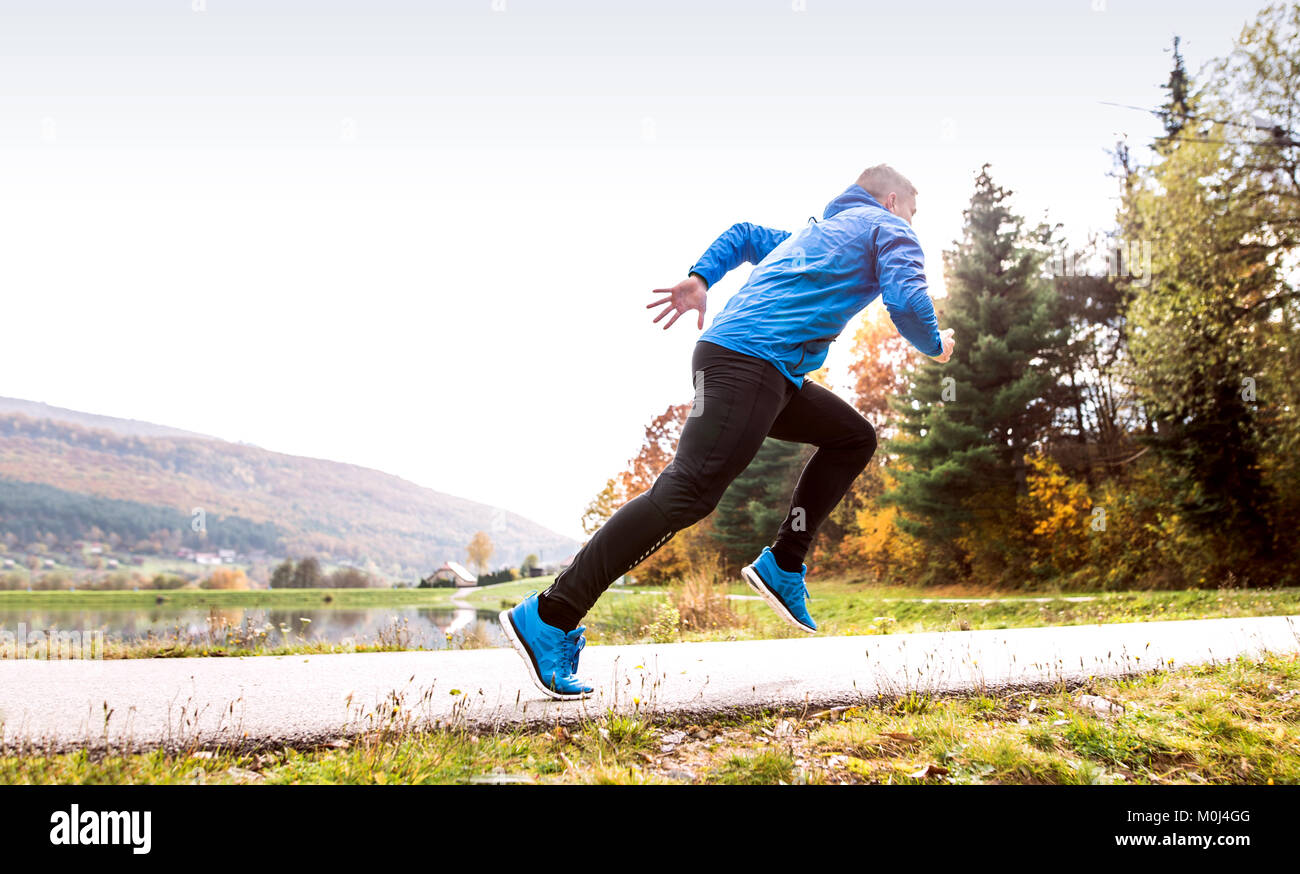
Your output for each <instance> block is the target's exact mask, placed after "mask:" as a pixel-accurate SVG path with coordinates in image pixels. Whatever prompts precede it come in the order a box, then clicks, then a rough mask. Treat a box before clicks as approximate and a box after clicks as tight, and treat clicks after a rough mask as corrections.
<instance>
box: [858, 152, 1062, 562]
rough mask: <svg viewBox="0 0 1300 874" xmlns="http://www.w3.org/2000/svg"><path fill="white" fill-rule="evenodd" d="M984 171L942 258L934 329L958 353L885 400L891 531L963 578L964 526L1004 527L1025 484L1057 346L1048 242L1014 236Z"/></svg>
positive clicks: (1001, 197)
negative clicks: (892, 434) (890, 434)
mask: <svg viewBox="0 0 1300 874" xmlns="http://www.w3.org/2000/svg"><path fill="white" fill-rule="evenodd" d="M1010 194H1011V192H1009V191H1007V190H1006V189H1003V188H1000V187H999V186H997V185H995V184H994V182H993V179H992V177H991V176H990V175H989V169H988V165H987V164H986V165H985V166H984V167H983V168H982V169H981V171H980V173H979V175H978V176H977V178H976V180H975V194H974V196H973V197H972V198H971V205H970V208H969V209H968V210H966V212H965V217H966V223H965V229H964V233H963V240H962V241H961V242H960V243H959V244H958V245H957V248H956V249H955V250H951V251H948V252H945V253H944V267H945V275H946V277H947V280H948V297H947V298H946V299H944V300H942V301H941V302H940V307H941V315H940V322H941V324H942V326H943V327H945V328H949V327H951V328H954V329H955V331H956V334H955V338H956V340H957V346H956V349H955V351H954V354H953V357H952V358H951V359H950V360H949V361H948V362H947V363H945V364H939V363H935V362H926V363H925V364H924V365H923V366H921V367H919V368H917V370H916V372H915V373H914V375H913V380H912V384H911V388H910V390H909V391H908V393H907V394H906V395H905V396H904V397H902V398H898V399H895V400H894V402H893V403H894V407H895V409H896V410H897V412H898V413H899V417H898V428H899V431H900V432H901V434H902V435H904V436H903V437H902V439H900V440H898V441H896V442H895V443H894V444H893V446H892V447H891V449H892V451H893V452H895V453H896V454H897V455H898V456H900V462H901V463H900V464H898V465H891V476H892V478H893V480H894V484H893V486H892V487H891V489H890V490H889V491H888V492H886V494H885V495H883V496H882V503H884V504H885V505H893V506H897V507H898V508H899V510H900V514H899V516H898V525H899V527H900V528H902V529H903V530H904V531H905V532H907V533H908V534H911V535H913V536H915V537H917V538H920V539H921V540H923V541H925V542H926V543H928V544H929V545H931V546H933V547H936V548H937V549H938V550H939V551H940V552H941V553H942V555H943V556H944V557H945V558H946V559H947V560H948V561H949V562H951V563H952V564H955V565H956V567H957V568H959V569H960V570H961V571H962V572H963V573H969V572H970V570H971V563H970V559H971V555H970V551H969V550H968V549H965V548H963V547H961V546H960V545H959V539H960V538H961V537H962V536H963V535H966V536H969V534H970V532H971V526H972V525H974V524H976V523H978V522H979V521H981V520H984V519H993V520H996V519H999V518H1002V519H1005V518H1009V517H1008V516H1007V514H1009V513H1010V512H1011V511H1012V510H1013V509H1014V502H1015V496H1016V494H1017V492H1018V491H1023V488H1024V455H1025V451H1026V450H1027V448H1028V447H1029V446H1030V444H1032V443H1033V442H1034V441H1035V440H1037V439H1038V437H1039V435H1040V434H1041V433H1042V432H1043V431H1044V430H1045V429H1046V428H1047V427H1048V426H1049V425H1050V423H1051V419H1052V414H1053V411H1052V409H1051V407H1050V406H1049V405H1048V404H1047V403H1046V402H1045V401H1044V397H1045V395H1046V394H1047V393H1048V392H1049V390H1050V389H1051V384H1052V374H1051V372H1050V368H1048V367H1047V366H1045V363H1044V359H1043V356H1044V355H1045V354H1046V352H1047V351H1048V350H1050V349H1051V348H1053V347H1054V346H1055V345H1056V344H1057V343H1058V342H1059V341H1060V336H1059V333H1060V332H1059V330H1058V329H1057V328H1055V327H1053V322H1054V314H1053V310H1054V295H1053V291H1052V287H1051V284H1050V283H1048V282H1047V281H1045V280H1044V279H1043V278H1042V276H1041V275H1040V271H1041V266H1042V261H1043V257H1044V254H1045V252H1044V248H1045V243H1046V234H1045V232H1043V231H1042V230H1041V229H1040V230H1039V231H1037V232H1035V234H1034V235H1029V234H1027V233H1026V232H1025V231H1024V229H1023V220H1022V219H1021V218H1020V217H1018V216H1016V215H1013V214H1012V212H1011V210H1010V208H1009V206H1008V205H1007V198H1008V197H1009V196H1010Z"/></svg>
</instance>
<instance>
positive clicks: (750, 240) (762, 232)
mask: <svg viewBox="0 0 1300 874" xmlns="http://www.w3.org/2000/svg"><path fill="white" fill-rule="evenodd" d="M788 236H790V232H789V231H778V230H776V229H775V228H765V227H763V226H762V225H756V224H751V223H750V222H737V223H736V224H734V225H732V226H731V227H729V228H727V229H726V230H725V231H723V232H722V236H720V237H718V238H717V239H716V240H714V241H713V245H711V246H709V248H708V249H707V250H706V251H705V252H704V254H703V255H701V256H700V260H699V261H696V262H695V264H694V265H692V266H691V269H690V270H689V271H687V272H688V274H690V273H698V274H699V275H700V278H701V279H703V280H704V281H705V282H706V283H708V286H709V288H712V287H713V285H714V283H716V282H717V281H718V280H719V279H721V278H722V277H724V276H726V275H727V274H728V273H729V272H731V271H732V270H734V269H735V268H737V267H739V266H740V265H741V264H745V263H748V264H757V263H758V262H760V261H762V260H763V259H764V258H766V257H767V253H768V252H771V251H772V250H773V249H775V248H776V247H777V246H778V245H780V243H781V241H782V240H784V239H785V238H786V237H788Z"/></svg>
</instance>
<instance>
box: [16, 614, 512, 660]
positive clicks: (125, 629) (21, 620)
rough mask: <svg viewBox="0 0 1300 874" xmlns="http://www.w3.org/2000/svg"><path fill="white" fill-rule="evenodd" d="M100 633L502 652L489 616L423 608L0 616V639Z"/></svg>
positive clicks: (114, 637)
mask: <svg viewBox="0 0 1300 874" xmlns="http://www.w3.org/2000/svg"><path fill="white" fill-rule="evenodd" d="M55 630H58V631H80V632H82V633H83V634H84V633H87V632H93V631H102V632H103V634H104V639H105V640H106V641H117V642H123V643H131V642H139V641H148V640H155V641H176V642H178V643H186V644H195V645H197V644H209V645H211V644H219V643H226V644H230V645H243V646H254V647H268V648H269V647H278V646H283V645H286V644H295V643H331V644H339V645H343V646H347V645H367V644H369V645H373V644H384V645H390V646H400V647H402V648H409V649H472V648H479V647H484V646H507V645H508V641H507V640H506V637H505V634H504V633H503V632H502V631H501V626H500V624H498V622H497V614H496V612H495V611H491V610H473V609H464V608H461V609H447V608H427V607H376V608H360V609H358V608H304V609H292V608H291V609H284V608H278V607H277V608H266V607H219V608H218V607H214V608H190V609H177V608H171V609H169V608H167V607H162V606H159V607H148V608H139V609H100V610H60V609H35V610H0V631H3V632H8V633H10V634H13V635H15V636H17V635H19V634H20V632H21V633H22V634H23V635H27V634H31V633H32V632H38V633H42V634H44V633H46V632H50V631H55Z"/></svg>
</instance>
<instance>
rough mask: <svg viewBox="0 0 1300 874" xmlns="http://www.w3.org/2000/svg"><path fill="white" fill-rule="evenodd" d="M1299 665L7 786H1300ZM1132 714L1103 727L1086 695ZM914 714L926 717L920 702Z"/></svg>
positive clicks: (377, 736)
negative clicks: (1084, 700)
mask: <svg viewBox="0 0 1300 874" xmlns="http://www.w3.org/2000/svg"><path fill="white" fill-rule="evenodd" d="M1298 690H1300V657H1298V656H1296V655H1294V654H1289V655H1267V656H1264V657H1262V658H1259V659H1252V658H1247V657H1241V658H1238V659H1236V660H1233V661H1231V662H1228V663H1225V664H1220V665H1212V666H1200V667H1195V668H1186V669H1182V670H1179V671H1173V672H1164V671H1156V672H1152V673H1148V674H1144V675H1141V676H1137V677H1133V678H1129V679H1122V680H1103V681H1092V682H1089V683H1088V684H1086V685H1084V686H1082V687H1078V688H1065V687H1058V688H1056V689H1054V690H1051V691H1046V692H1034V693H1014V694H1005V695H998V694H982V695H975V696H968V697H928V696H927V697H925V698H918V697H916V696H909V697H904V698H901V699H895V700H889V701H882V702H878V703H876V704H874V705H862V706H857V707H852V708H836V709H834V710H830V711H822V712H811V713H810V712H807V711H803V710H792V711H773V712H769V713H764V714H760V715H756V716H743V715H733V716H723V717H718V718H714V719H710V720H706V721H704V722H694V721H680V720H673V719H666V720H661V721H655V720H654V719H653V718H652V717H650V716H648V715H646V714H635V715H619V714H614V713H612V712H607V713H605V714H604V715H603V716H599V717H596V718H590V719H587V720H585V721H583V722H582V723H580V724H577V725H572V726H567V727H562V726H553V727H551V728H549V729H545V728H539V729H533V730H522V729H519V728H517V727H514V728H504V729H501V730H497V731H489V730H483V731H478V730H474V729H472V728H470V727H467V726H463V725H462V726H453V727H450V728H441V729H432V730H430V729H423V728H418V729H417V728H414V727H412V723H411V722H410V720H407V719H404V718H400V717H399V718H395V719H393V720H392V721H391V722H390V723H388V724H386V725H382V726H379V727H378V728H376V729H375V730H373V731H370V732H368V733H365V734H362V735H359V736H353V737H351V738H349V739H342V738H340V739H339V740H337V741H335V742H333V743H332V744H329V745H326V746H323V747H316V748H307V749H296V748H280V749H265V750H261V751H253V752H240V753H235V752H230V751H221V750H200V749H184V750H176V751H171V752H165V751H153V752H147V753H134V754H128V755H122V754H118V753H113V752H109V753H107V754H104V753H96V754H91V753H89V752H86V751H84V750H83V751H79V752H70V753H62V754H58V755H46V754H43V753H42V752H41V751H40V750H38V749H32V750H27V751H22V750H19V751H10V752H9V753H7V754H5V755H0V783H5V784H9V783H58V784H95V783H191V784H196V783H266V784H277V783H331V784H334V783H363V784H375V783H387V784H409V783H469V782H482V781H488V782H530V783H622V784H629V783H631V784H642V783H682V782H693V783H714V784H717V783H729V784H774V783H814V784H815V783H889V784H908V783H932V784H942V785H948V784H993V783H1000V784H1111V785H1113V784H1124V783H1132V784H1168V783H1177V784H1207V783H1209V784H1297V783H1300V731H1297V726H1298V725H1300V692H1298ZM1085 693H1086V694H1092V695H1098V696H1102V697H1105V698H1107V699H1108V700H1110V701H1113V702H1116V703H1118V704H1120V705H1122V706H1123V712H1122V713H1119V714H1118V715H1110V716H1099V715H1097V714H1095V713H1094V712H1093V711H1091V710H1089V709H1086V708H1084V707H1083V706H1082V704H1081V702H1080V700H1079V699H1080V696H1081V695H1082V694H1085ZM919 702H923V705H922V704H920V703H919Z"/></svg>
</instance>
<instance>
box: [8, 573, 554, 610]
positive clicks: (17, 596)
mask: <svg viewBox="0 0 1300 874" xmlns="http://www.w3.org/2000/svg"><path fill="white" fill-rule="evenodd" d="M538 579H539V580H544V581H545V582H544V583H543V585H542V586H541V587H540V588H545V587H546V586H549V585H550V579H551V578H550V577H544V578H542V577H539V578H538ZM519 585H520V584H519V583H501V584H499V585H496V586H485V587H483V589H481V590H479V591H476V592H474V593H472V594H473V595H474V596H475V598H474V599H472V600H471V603H475V602H479V603H476V606H479V604H483V605H484V606H490V603H485V602H490V601H491V600H492V599H493V598H495V597H500V596H499V595H498V594H497V592H498V591H499V590H500V591H506V590H510V591H513V589H514V588H517V587H518V586H519ZM533 588H539V587H538V586H537V585H536V581H533ZM526 590H527V589H525V591H526ZM459 594H464V593H459ZM457 596H458V592H457V591H456V590H455V589H450V588H440V589H408V588H401V589H246V590H209V589H170V590H167V589H141V590H140V591H138V592H123V591H89V590H78V591H75V592H68V591H51V592H14V591H0V610H22V609H24V608H37V607H40V608H46V609H50V608H53V609H66V610H95V609H131V608H140V609H144V608H152V607H156V606H159V605H166V606H168V607H174V608H177V609H188V608H195V607H284V608H288V607H341V608H356V607H452V606H453V604H452V599H453V598H455V597H457ZM160 598H161V599H162V600H161V601H160V600H159V599H160Z"/></svg>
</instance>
